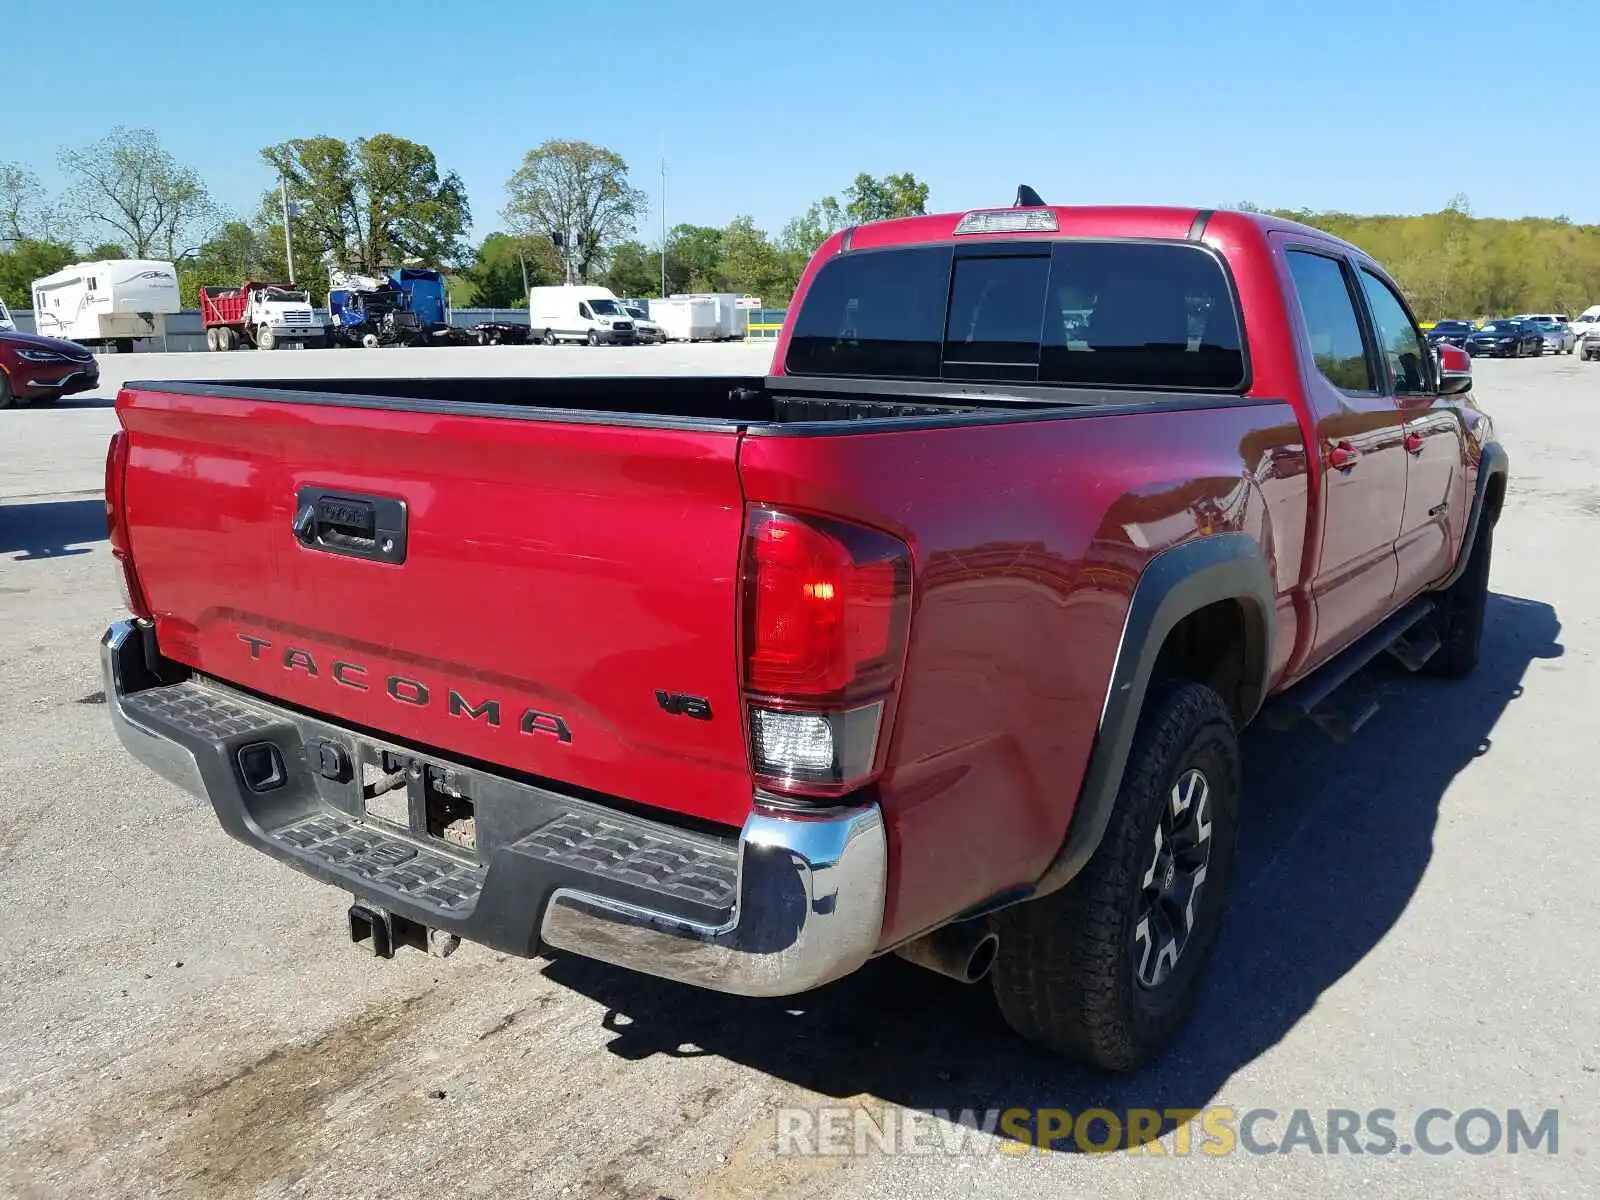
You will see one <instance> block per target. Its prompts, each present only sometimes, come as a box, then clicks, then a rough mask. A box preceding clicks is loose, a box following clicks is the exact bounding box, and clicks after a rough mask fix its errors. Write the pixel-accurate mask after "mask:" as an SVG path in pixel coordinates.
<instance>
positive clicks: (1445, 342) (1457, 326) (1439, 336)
mask: <svg viewBox="0 0 1600 1200" xmlns="http://www.w3.org/2000/svg"><path fill="white" fill-rule="evenodd" d="M1476 332H1477V326H1476V325H1474V324H1473V323H1472V322H1471V321H1435V322H1434V323H1433V328H1432V329H1430V330H1428V341H1430V342H1432V343H1433V344H1434V345H1435V346H1460V347H1461V348H1462V349H1465V348H1466V345H1467V339H1468V338H1470V337H1471V336H1472V335H1473V334H1474V333H1476Z"/></svg>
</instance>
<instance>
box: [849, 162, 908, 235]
mask: <svg viewBox="0 0 1600 1200" xmlns="http://www.w3.org/2000/svg"><path fill="white" fill-rule="evenodd" d="M844 199H845V205H844V213H845V216H847V217H849V218H850V221H851V222H852V223H853V224H856V225H864V224H866V223H867V222H868V221H888V220H892V219H893V218H895V217H919V216H921V215H922V214H924V213H926V212H927V211H928V185H927V184H925V183H923V182H921V181H920V180H919V179H918V178H917V177H916V176H915V175H912V174H911V173H910V172H906V173H905V174H903V175H885V176H884V177H883V178H882V179H878V178H875V177H874V176H872V175H868V174H867V173H866V172H865V171H863V172H862V173H861V174H859V175H857V176H856V177H855V181H854V182H853V183H851V185H850V186H849V187H847V188H845V190H844Z"/></svg>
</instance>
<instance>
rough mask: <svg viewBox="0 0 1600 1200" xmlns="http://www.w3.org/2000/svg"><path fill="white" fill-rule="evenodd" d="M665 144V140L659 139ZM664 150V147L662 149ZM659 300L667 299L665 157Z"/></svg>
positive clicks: (664, 166) (664, 161)
mask: <svg viewBox="0 0 1600 1200" xmlns="http://www.w3.org/2000/svg"><path fill="white" fill-rule="evenodd" d="M661 140H662V142H663V143H665V141H666V139H665V138H662V139H661ZM662 148H663V149H665V146H664V145H663V147H662ZM661 298H662V299H663V300H665V299H666V298H667V156H666V155H665V154H662V156H661Z"/></svg>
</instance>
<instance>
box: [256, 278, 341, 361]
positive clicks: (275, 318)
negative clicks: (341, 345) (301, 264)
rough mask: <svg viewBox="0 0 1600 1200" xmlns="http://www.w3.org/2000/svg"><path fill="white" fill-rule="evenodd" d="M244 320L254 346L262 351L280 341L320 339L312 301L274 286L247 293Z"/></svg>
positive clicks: (304, 296)
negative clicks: (247, 300) (248, 301)
mask: <svg viewBox="0 0 1600 1200" xmlns="http://www.w3.org/2000/svg"><path fill="white" fill-rule="evenodd" d="M246 318H247V321H248V323H249V325H250V327H251V328H252V329H254V330H255V332H256V344H257V345H259V346H261V348H262V349H267V348H268V346H269V345H271V344H272V343H275V342H279V341H302V340H305V339H308V338H312V337H316V338H320V337H321V336H322V328H321V326H320V325H319V324H318V323H317V316H316V313H315V312H314V311H313V310H312V307H311V298H310V297H309V296H308V295H307V294H306V293H305V292H302V291H292V290H290V289H288V288H284V287H279V286H278V285H276V284H273V285H270V286H265V287H260V288H257V289H256V290H254V291H253V292H251V293H250V303H249V306H248V308H247V309H246Z"/></svg>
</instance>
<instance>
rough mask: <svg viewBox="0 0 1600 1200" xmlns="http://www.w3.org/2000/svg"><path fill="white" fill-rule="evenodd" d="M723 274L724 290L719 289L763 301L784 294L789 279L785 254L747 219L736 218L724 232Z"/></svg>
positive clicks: (746, 217)
mask: <svg viewBox="0 0 1600 1200" xmlns="http://www.w3.org/2000/svg"><path fill="white" fill-rule="evenodd" d="M721 271H722V279H723V281H724V287H723V288H721V289H718V290H722V291H730V292H743V293H745V294H746V295H752V296H760V297H761V298H762V299H763V300H765V299H767V297H769V296H772V295H774V293H776V292H778V291H781V290H782V289H783V286H784V284H785V283H786V277H787V270H786V264H785V262H784V257H783V255H782V253H781V252H780V251H779V250H778V247H777V246H775V245H773V244H772V240H771V239H770V238H768V237H767V235H766V233H765V231H763V230H761V229H757V228H756V223H755V221H754V219H752V218H751V217H748V216H741V217H735V218H734V219H733V220H732V221H730V222H729V223H728V226H727V228H726V229H724V230H723V231H722V267H721Z"/></svg>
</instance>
